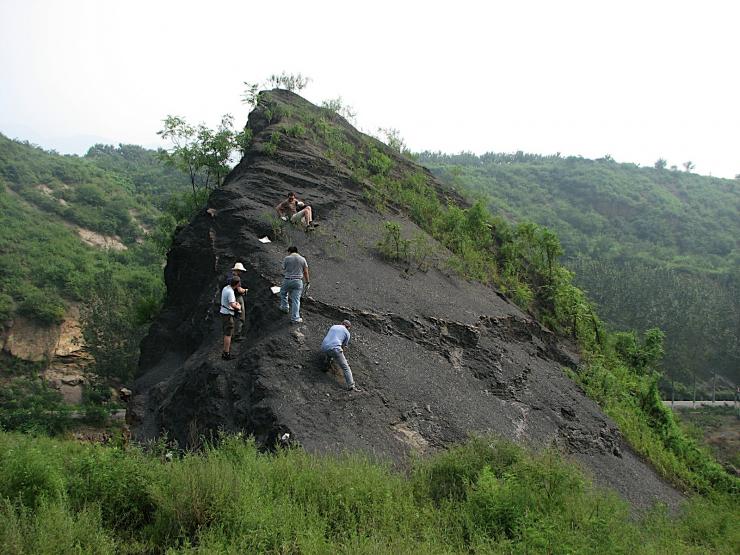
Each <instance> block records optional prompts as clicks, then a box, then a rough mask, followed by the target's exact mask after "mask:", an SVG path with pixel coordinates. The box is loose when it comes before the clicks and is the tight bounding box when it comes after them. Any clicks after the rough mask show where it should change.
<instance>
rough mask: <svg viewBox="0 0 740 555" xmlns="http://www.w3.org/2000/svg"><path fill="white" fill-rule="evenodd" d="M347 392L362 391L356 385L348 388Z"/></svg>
mask: <svg viewBox="0 0 740 555" xmlns="http://www.w3.org/2000/svg"><path fill="white" fill-rule="evenodd" d="M347 391H349V392H350V393H351V392H353V391H362V390H361V389H360V388H359V387H357V386H356V385H355V384H352V385H349V386H347Z"/></svg>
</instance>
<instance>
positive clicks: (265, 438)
mask: <svg viewBox="0 0 740 555" xmlns="http://www.w3.org/2000/svg"><path fill="white" fill-rule="evenodd" d="M268 98H269V99H270V101H271V102H272V103H273V104H272V106H270V107H269V108H268V109H269V111H272V109H273V108H274V107H275V105H282V106H283V107H287V109H285V110H283V113H284V114H285V113H286V112H287V113H288V114H289V115H287V116H286V115H284V116H283V118H282V120H281V121H279V122H275V121H274V120H273V121H272V122H270V121H269V120H268V118H269V116H270V114H269V113H267V110H265V109H259V108H258V109H257V110H255V111H254V112H253V113H252V114H251V115H250V121H249V124H250V127H251V128H252V129H253V131H254V135H255V141H254V144H253V146H252V148H251V149H250V151H249V152H248V153H247V155H246V156H245V158H244V159H243V160H242V162H241V163H240V164H239V165H238V166H237V167H236V168H235V169H234V171H233V172H232V173H231V174H230V176H229V177H228V179H227V181H226V183H225V185H224V186H223V187H222V188H221V189H219V190H217V191H216V192H214V193H213V195H212V196H211V198H210V201H209V205H208V208H207V209H206V210H203V212H201V213H200V214H199V215H198V216H197V217H196V218H195V219H194V220H193V222H192V223H191V224H190V225H188V226H187V227H185V228H184V229H183V230H181V231H180V233H179V234H178V235H177V237H176V239H175V242H174V244H173V247H172V249H171V251H170V253H169V258H168V264H167V267H166V270H165V278H166V282H167V289H168V294H167V299H166V303H165V307H164V310H163V312H162V314H161V315H160V317H159V319H158V320H157V321H156V322H155V324H154V325H153V326H152V328H151V330H150V333H149V335H148V337H147V338H146V339H145V340H144V342H143V344H142V358H141V375H140V377H139V379H138V381H137V382H136V385H135V388H134V394H133V399H132V401H131V403H130V404H129V414H128V420H129V422H130V423H131V424H133V425H134V429H135V433H136V435H137V437H138V438H139V439H142V440H143V439H149V438H153V437H155V436H157V435H159V434H160V433H162V432H166V433H167V434H168V435H169V437H171V438H174V439H176V440H177V441H178V442H179V443H180V444H181V445H194V444H197V442H198V438H199V436H201V435H210V434H212V433H214V432H216V431H217V430H221V429H223V430H227V431H244V432H246V433H249V434H253V435H254V436H255V437H256V439H257V440H258V441H259V442H261V443H263V444H265V445H271V444H273V443H274V442H275V441H276V439H277V438H278V437H279V436H281V435H283V434H284V433H286V432H288V433H290V438H291V441H297V442H299V443H300V444H301V445H303V446H304V447H305V448H306V449H307V450H309V451H318V452H326V451H342V450H362V451H365V452H368V453H371V454H375V455H378V456H380V457H383V458H391V459H393V460H395V461H403V460H405V459H406V458H407V457H408V455H409V454H410V453H411V452H422V453H427V452H433V451H435V450H439V449H442V448H444V447H446V446H448V445H450V444H452V443H455V442H459V441H462V440H464V439H465V438H466V437H467V436H468V435H470V434H474V433H494V434H497V435H499V436H503V437H506V438H510V439H513V440H515V441H518V442H520V443H523V444H527V445H530V446H534V447H544V446H548V445H556V446H559V447H560V448H562V449H563V450H564V451H566V452H567V453H569V454H570V455H571V456H572V458H573V459H574V460H577V461H580V462H581V463H582V464H583V465H584V466H585V467H587V468H590V469H591V471H592V472H593V473H594V475H595V476H596V478H597V480H599V481H600V482H601V483H603V484H606V485H610V486H612V487H614V488H616V489H617V490H618V491H619V492H620V493H622V494H623V495H624V496H625V497H627V498H628V499H629V500H630V501H632V502H633V503H635V504H636V505H642V506H644V505H649V504H652V503H653V502H654V501H656V500H660V501H666V502H668V503H670V504H672V503H674V502H676V501H677V500H678V499H679V498H680V495H679V494H678V493H677V492H676V491H675V490H673V489H671V488H670V487H669V486H667V485H666V484H664V483H663V482H662V481H661V480H660V479H659V478H658V477H657V476H656V474H655V473H654V471H653V470H652V469H651V468H650V467H649V466H647V465H646V464H644V463H643V462H642V461H641V460H639V459H638V457H636V456H635V455H634V454H633V452H632V451H631V450H630V448H629V447H628V446H627V445H626V444H625V443H624V441H623V439H622V437H621V435H620V433H619V431H618V430H617V428H616V426H615V425H614V423H613V422H611V421H610V420H609V419H608V418H607V417H606V416H605V415H604V414H603V413H602V412H601V411H600V409H599V407H598V406H597V405H596V404H595V403H593V402H592V401H590V400H589V399H587V398H586V397H585V396H584V395H583V394H582V392H581V391H580V390H579V388H578V387H577V386H576V385H575V384H574V383H573V382H572V381H571V380H570V379H568V378H567V377H566V376H565V374H564V372H563V366H567V367H571V368H575V367H576V366H577V364H578V357H577V355H576V354H575V353H574V352H572V351H571V350H570V349H569V348H568V346H566V345H564V344H563V343H561V342H559V341H558V339H557V338H556V337H555V336H554V335H553V334H552V333H551V332H550V331H548V330H547V329H545V328H544V327H542V326H541V325H540V324H538V323H537V322H536V321H534V320H533V319H532V318H531V317H530V316H529V315H527V314H525V313H523V312H522V311H521V310H520V309H519V308H517V307H516V306H515V305H513V304H512V303H510V302H509V301H508V300H507V299H505V298H504V297H503V296H501V295H499V294H497V292H496V291H494V290H493V289H490V288H487V287H485V286H482V285H479V284H476V283H469V282H466V281H464V280H462V279H460V278H458V277H456V276H455V275H453V274H451V273H449V272H446V271H440V270H439V269H436V268H432V269H430V270H428V271H426V272H423V271H420V270H415V269H413V268H407V267H399V266H397V265H394V264H389V263H387V262H385V261H383V259H382V258H381V257H379V255H378V252H377V247H376V243H377V242H378V240H379V239H380V238H381V236H382V233H383V223H384V221H385V220H387V219H393V220H395V221H399V222H402V224H403V227H404V228H405V229H406V230H407V233H406V235H407V236H409V235H410V234H411V233H409V232H416V233H422V232H421V230H420V229H418V228H417V227H416V226H415V225H414V224H413V223H412V222H410V221H408V220H406V219H405V218H404V217H403V215H402V214H400V213H393V210H392V209H391V212H392V213H390V214H381V213H379V212H378V211H377V210H375V209H374V208H373V207H372V206H371V205H370V204H369V203H368V202H367V201H366V200H365V198H366V197H365V195H364V194H363V189H364V186H363V183H361V182H360V183H358V181H357V179H354V178H353V177H352V175H351V174H352V171H351V169H350V168H349V167H347V166H346V165H345V164H344V163H343V162H342V161H341V157H338V156H327V152H326V149H325V147H324V146H322V144H321V143H320V142H317V141H316V140H314V139H313V138H312V137H311V133H307V134H306V137H305V138H304V137H298V138H294V137H291V136H289V135H287V134H282V136H281V139H280V141H279V147H278V148H277V150H276V152H275V153H274V154H272V155H269V154H268V153H267V152H266V146H265V145H267V144H268V143H269V142H270V141H271V138H272V137H273V133H274V132H276V131H277V130H278V129H279V127H285V126H287V125H290V124H293V123H295V121H296V118H297V117H298V116H297V115H296V114H303V115H305V114H311V115H315V116H317V117H319V116H321V115H322V112H321V111H320V110H319V109H317V108H316V107H314V106H312V105H310V104H309V103H307V102H306V101H304V100H303V99H301V98H300V97H298V96H296V95H293V94H292V93H287V92H284V91H273V92H271V93H269V96H268ZM334 121H335V125H337V126H339V127H340V128H341V129H342V130H343V132H344V133H346V136H347V140H348V141H349V142H350V143H352V144H355V145H362V144H363V143H367V141H369V140H370V139H369V138H367V137H365V136H363V135H361V134H359V133H358V132H356V131H355V130H353V129H352V128H351V127H350V126H349V125H348V124H347V123H346V122H344V120H341V119H336V118H335V120H334ZM376 147H377V148H379V149H383V150H384V152H385V153H386V155H388V156H389V157H391V158H392V159H393V161H394V168H395V169H394V171H402V170H406V169H410V170H411V171H415V172H417V173H418V172H424V170H421V169H419V168H415V167H413V166H414V165H413V164H412V163H411V162H409V161H408V160H405V159H403V158H401V157H400V156H397V155H395V154H394V153H393V152H392V151H391V150H390V149H387V148H384V147H382V146H381V145H380V144H379V143H376ZM267 150H268V151H269V149H267ZM330 154H331V153H330ZM424 176H425V179H427V180H429V182H433V178H432V177H431V176H430V175H429V174H428V173H427V172H424ZM438 187H439V191H440V195H445V194H447V195H452V193H449V192H446V193H445V192H443V191H442V189H441V187H440V186H438ZM289 191H295V192H296V193H297V194H298V197H299V198H300V199H304V200H306V201H308V202H309V203H310V204H311V205H312V206H313V208H314V211H315V215H316V217H317V219H318V221H320V223H321V225H320V227H319V228H318V230H316V231H313V232H311V233H305V232H303V231H301V230H299V229H298V228H295V227H293V226H287V228H286V231H285V236H284V237H282V238H280V237H276V231H275V230H276V229H277V227H278V226H277V222H275V211H274V207H275V205H276V204H277V203H278V202H280V201H281V200H283V199H284V198H285V197H286V195H287V193H288V192H289ZM264 236H269V237H270V238H271V239H272V240H273V242H271V243H267V244H263V243H260V242H259V241H258V238H260V237H264ZM430 242H431V239H430ZM289 244H295V245H297V246H298V248H299V251H300V252H301V253H302V254H303V255H304V256H305V257H306V258H307V260H308V263H309V266H310V271H311V280H312V282H311V289H310V295H309V297H308V298H306V299H305V300H304V303H303V305H302V309H301V311H302V316H303V318H304V323H303V324H300V325H291V324H289V322H288V318H287V316H286V315H284V314H282V313H281V312H280V311H279V310H278V300H277V297H276V296H275V295H273V294H272V293H271V292H270V286H272V285H279V284H280V281H281V277H280V265H281V261H282V258H283V257H284V255H285V250H286V247H287V246H288V245H289ZM443 250H444V249H442V248H441V247H439V251H440V252H443ZM237 261H239V262H242V263H243V264H244V265H245V266H246V267H247V272H246V275H243V276H242V281H243V285H246V287H248V288H249V293H248V295H247V320H248V334H247V338H246V339H245V340H244V341H243V342H242V343H236V344H235V346H234V347H233V348H232V353H233V354H234V355H235V357H236V359H235V360H234V361H229V362H226V361H222V360H221V359H220V353H221V340H222V336H221V330H220V323H219V320H218V318H217V315H216V309H217V307H216V305H215V303H214V300H215V299H216V298H217V297H216V296H217V294H218V292H219V291H220V289H221V287H222V286H223V282H224V279H225V274H226V272H227V270H228V269H229V268H230V267H231V266H232V265H233V264H234V263H235V262H237ZM344 318H349V319H350V320H351V321H352V322H353V327H352V342H351V345H350V347H349V348H348V349H347V351H346V354H347V357H348V360H349V362H350V365H351V366H352V370H353V372H354V375H355V379H356V382H357V384H358V385H359V386H360V387H361V388H362V389H363V391H362V392H360V393H348V392H346V391H344V390H343V388H342V387H341V381H342V379H341V376H337V375H335V374H332V373H326V372H325V368H324V364H323V358H322V357H321V356H320V354H319V352H318V349H319V345H320V343H321V340H322V338H323V336H324V334H325V333H326V331H327V329H328V328H329V326H330V325H332V324H334V323H337V322H338V321H341V320H342V319H344Z"/></svg>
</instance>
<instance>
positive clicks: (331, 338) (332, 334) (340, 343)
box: [321, 320, 359, 391]
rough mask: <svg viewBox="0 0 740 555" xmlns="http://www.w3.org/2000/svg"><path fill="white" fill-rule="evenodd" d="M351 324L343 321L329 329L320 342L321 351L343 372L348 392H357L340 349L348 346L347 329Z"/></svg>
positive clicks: (348, 336) (350, 371)
mask: <svg viewBox="0 0 740 555" xmlns="http://www.w3.org/2000/svg"><path fill="white" fill-rule="evenodd" d="M351 327H352V324H351V323H350V321H349V320H344V321H343V322H342V323H341V324H336V325H334V326H332V327H330V328H329V331H328V332H327V334H326V337H324V340H323V341H322V342H321V351H322V352H323V353H324V354H326V356H327V357H329V359H330V360H333V361H334V362H336V363H337V364H338V365H339V367H340V368H341V369H342V372H344V381H345V382H346V383H347V389H348V390H349V391H359V390H358V389H357V387H355V380H354V379H353V378H352V369H351V368H350V367H349V364H348V363H347V359H346V358H345V356H344V351H343V350H342V347H346V346H347V345H349V338H350V335H349V329H350V328H351Z"/></svg>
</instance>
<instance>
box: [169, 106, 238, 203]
mask: <svg viewBox="0 0 740 555" xmlns="http://www.w3.org/2000/svg"><path fill="white" fill-rule="evenodd" d="M157 134H158V135H160V136H161V137H162V138H163V139H165V140H168V141H170V142H171V146H170V148H169V149H168V150H163V151H160V157H161V159H162V160H164V162H165V163H167V164H168V165H170V166H172V167H174V168H176V169H178V170H179V171H181V172H182V173H184V174H185V175H187V176H188V177H189V178H190V186H191V188H192V193H193V206H194V207H197V206H199V205H200V204H202V203H203V198H204V197H205V198H207V195H208V193H210V191H211V190H213V189H214V188H216V187H218V186H219V185H221V183H222V182H223V180H224V178H225V177H226V174H228V173H229V171H230V170H231V167H230V165H229V163H230V160H231V156H232V154H233V153H234V152H236V151H241V152H244V151H245V150H246V148H247V147H248V146H249V143H250V142H251V140H252V135H251V132H250V130H249V129H244V130H243V131H241V132H236V131H234V118H233V117H232V116H231V115H229V114H226V115H225V116H223V117H222V118H221V123H220V125H219V126H218V128H216V129H215V130H214V129H210V128H208V127H206V126H205V125H204V124H202V123H201V124H199V125H197V126H192V125H190V124H189V123H188V122H187V121H186V120H185V119H183V118H181V117H179V116H167V118H166V119H165V120H164V127H163V128H162V129H161V130H160V131H159V132H158V133H157Z"/></svg>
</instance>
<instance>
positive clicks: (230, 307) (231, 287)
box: [219, 276, 241, 360]
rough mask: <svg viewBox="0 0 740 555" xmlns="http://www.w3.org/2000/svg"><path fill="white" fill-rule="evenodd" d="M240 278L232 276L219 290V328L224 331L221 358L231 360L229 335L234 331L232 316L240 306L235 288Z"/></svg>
mask: <svg viewBox="0 0 740 555" xmlns="http://www.w3.org/2000/svg"><path fill="white" fill-rule="evenodd" d="M240 283H241V280H240V279H239V278H238V277H236V276H233V277H232V278H231V281H230V282H229V284H228V285H227V286H226V287H224V288H223V289H222V290H221V310H220V311H219V312H220V313H221V328H222V329H223V332H224V352H223V353H222V354H221V358H222V359H224V360H231V336H232V335H233V333H234V316H235V315H237V314H238V313H239V311H240V310H241V306H240V305H239V303H238V302H236V293H235V290H236V288H237V287H239V284H240Z"/></svg>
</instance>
